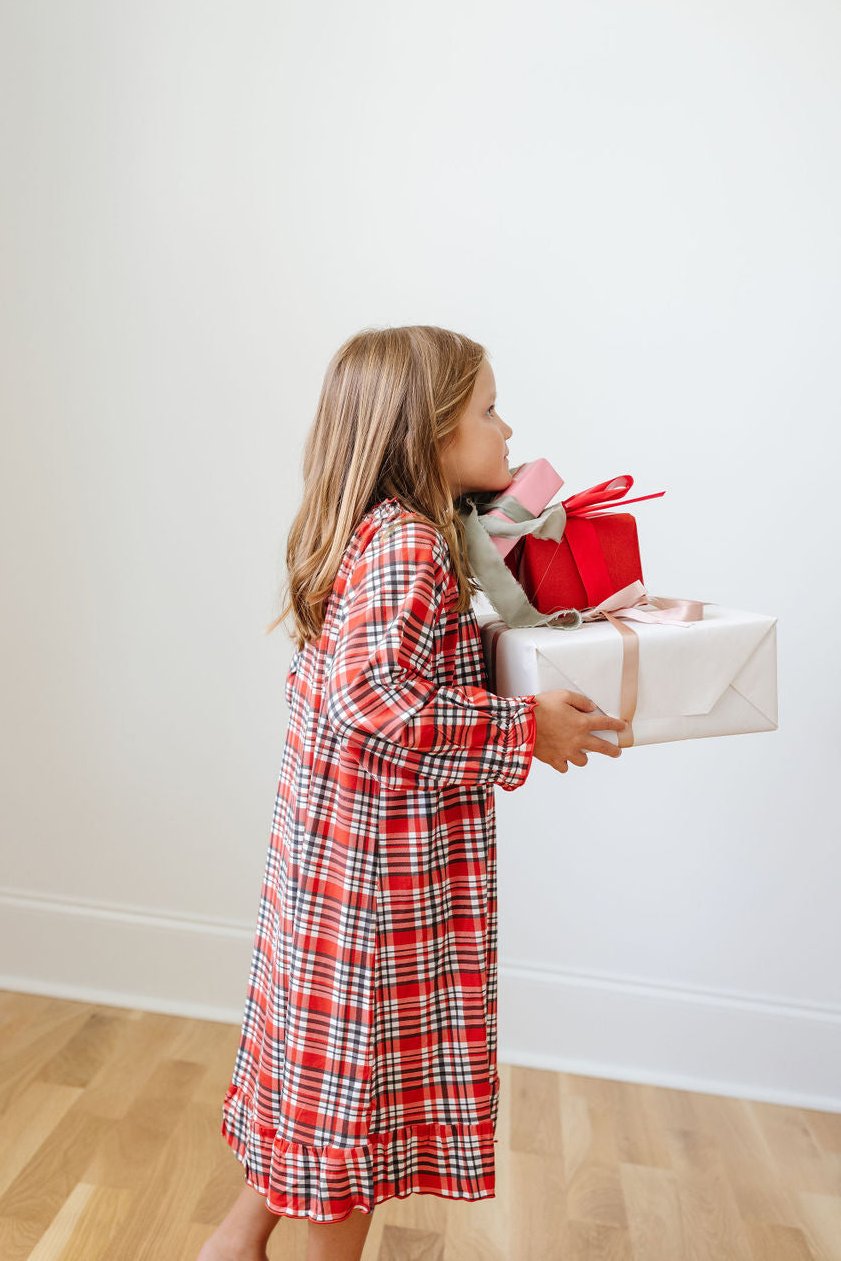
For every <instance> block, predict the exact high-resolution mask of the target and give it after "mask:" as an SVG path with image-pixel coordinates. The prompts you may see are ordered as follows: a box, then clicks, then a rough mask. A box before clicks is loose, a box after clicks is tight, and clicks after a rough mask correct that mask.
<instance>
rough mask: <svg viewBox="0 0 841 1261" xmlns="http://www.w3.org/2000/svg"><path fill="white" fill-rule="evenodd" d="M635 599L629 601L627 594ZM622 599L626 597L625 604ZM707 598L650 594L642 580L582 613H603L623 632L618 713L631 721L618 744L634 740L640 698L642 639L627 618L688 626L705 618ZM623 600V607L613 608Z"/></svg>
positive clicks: (591, 618)
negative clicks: (694, 598)
mask: <svg viewBox="0 0 841 1261" xmlns="http://www.w3.org/2000/svg"><path fill="white" fill-rule="evenodd" d="M633 595H636V597H637V598H636V599H634V600H631V601H630V602H627V597H628V596H633ZM623 601H626V602H625V603H624V604H623ZM705 603H707V601H705V600H689V599H680V598H674V597H671V596H665V595H649V594H648V592H647V591H646V589H645V587H644V586H643V585H642V583H641V582H632V583H630V585H629V586H627V587H623V588H622V590H621V591H617V592H615V594H614V595H612V596H609V597H608V599H607V600H602V602H601V604H597V605H596V606H595V608H593V609H590V610H588V612H587V613H584V614H582V619H583V621H585V622H588V621H597V620H599V619H598V618H597V617H595V616H593V615H594V614H598V613H601V614H603V615H604V617H605V619H606V620H607V621H608V622H610V624H611V626H613V627H615V629H616V630H618V631H619V634H620V635H621V636H622V675H621V679H620V683H619V714H618V717H619V718H622V719H623V720H624V721H625V722H627V723H628V729H627V731H617V733H616V735H617V738H618V741H619V747H620V748H622V749H624V748H627V747H628V746H629V745H632V744H633V743H634V728H633V718H634V714H635V713H636V709H637V700H638V698H639V677H640V669H639V667H640V641H639V636H638V635H637V632H636V631H635V630H634V628H633V627H632V626H628V625H627V622H628V621H629V620H630V621H635V622H660V623H665V624H668V625H670V626H688V625H689V623H690V622H700V621H703V618H704V604H705ZM613 604H622V607H621V608H611V607H610V606H611V605H613Z"/></svg>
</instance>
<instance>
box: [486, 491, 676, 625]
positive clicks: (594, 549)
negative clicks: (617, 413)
mask: <svg viewBox="0 0 841 1261" xmlns="http://www.w3.org/2000/svg"><path fill="white" fill-rule="evenodd" d="M633 480H634V479H633V478H632V477H631V476H630V474H627V473H626V474H623V475H621V476H619V477H614V478H612V479H611V480H610V481H607V482H600V483H599V485H598V486H591V487H590V489H589V490H584V491H581V492H580V493H579V494H577V495H571V496H570V497H569V499H564V500H562V501H561V502H562V503H563V505H564V509H565V511H566V514H567V520H566V525H565V527H564V537H563V538H562V539H561V541H560V543H556V542H555V541H554V539H541V538H536V537H535V536H534V535H532V534H526V535H524V536H523V538H521V539H519V540H518V542H517V546H516V547H515V548H514V549H513V550H512V551H511V552H509V554H508V556H506V558H505V564H506V565H507V566H508V568H509V569H510V570H511V572H512V573H513V575H514V577H515V578H516V579H517V581H518V582H519V583H520V586H521V587H522V588H523V590H524V591H525V593H526V595H527V596H528V598H529V600H530V601H531V603H532V604H533V605H534V607H535V608H536V609H537V610H538V611H539V612H541V613H554V612H556V611H557V610H559V609H570V608H574V609H582V610H583V609H589V608H592V607H593V606H594V605H596V604H600V603H601V602H602V600H606V599H607V597H608V596H611V595H613V594H614V592H616V591H620V590H621V589H622V588H623V587H626V586H627V585H628V584H629V583H631V582H637V581H638V582H643V576H642V562H641V560H640V550H639V541H638V538H637V523H636V519H635V517H634V516H633V515H632V514H631V513H630V512H611V511H604V509H605V508H606V507H609V506H610V503H611V501H617V500H619V499H622V498H623V496H624V495H626V494H627V492H628V491H629V490H630V488H631V486H632V485H633ZM665 493H666V492H665V491H663V490H661V491H658V492H657V493H656V494H653V495H641V496H640V497H639V499H627V500H623V503H622V505H621V506H622V507H624V505H625V504H626V503H639V502H640V501H641V500H643V499H657V498H658V497H659V496H660V495H664V494H665ZM617 506H620V505H618V504H617Z"/></svg>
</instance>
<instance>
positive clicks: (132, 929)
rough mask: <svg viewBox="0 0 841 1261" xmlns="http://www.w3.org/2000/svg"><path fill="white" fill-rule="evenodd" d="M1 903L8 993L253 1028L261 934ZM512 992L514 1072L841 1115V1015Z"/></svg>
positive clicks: (241, 927) (130, 913)
mask: <svg viewBox="0 0 841 1261" xmlns="http://www.w3.org/2000/svg"><path fill="white" fill-rule="evenodd" d="M0 905H2V907H3V915H2V921H0V951H1V952H2V955H0V957H2V973H0V988H3V989H7V990H15V991H22V992H26V993H33V994H46V995H54V996H55V997H57V998H67V999H73V1000H76V1001H81V1002H91V1003H102V1004H105V1005H108V1006H113V1007H130V1008H133V1009H136V1010H141V1011H155V1012H163V1013H166V1014H171V1015H179V1016H187V1017H190V1018H193V1019H198V1020H218V1021H223V1022H225V1023H228V1024H235V1025H239V1024H240V1022H241V1020H242V1010H243V1004H244V1001H245V990H246V983H247V979H248V973H249V968H250V963H251V950H252V944H253V937H254V926H253V925H247V924H238V923H235V922H232V921H228V920H221V919H215V918H211V917H199V916H189V917H188V916H181V915H173V914H160V913H156V912H152V911H148V910H144V909H143V908H142V907H131V906H120V905H117V904H110V905H105V904H102V903H93V902H83V901H79V900H77V899H74V900H70V899H67V898H61V897H57V896H53V895H49V896H47V895H43V894H38V895H33V894H29V893H27V892H25V891H24V890H19V889H0ZM499 982H500V1000H499V1050H498V1058H499V1061H500V1063H504V1064H517V1065H522V1066H525V1067H532V1068H544V1069H552V1070H555V1071H558V1072H565V1073H575V1074H580V1075H582V1076H586V1077H603V1078H610V1079H612V1080H616V1081H627V1082H640V1083H646V1084H650V1085H654V1086H668V1087H672V1088H674V1089H677V1090H688V1091H702V1092H704V1093H707V1094H718V1095H727V1096H732V1097H736V1098H741V1099H753V1100H758V1101H762V1102H769V1103H779V1104H784V1105H788V1106H792V1107H803V1108H816V1109H819V1110H821V1111H824V1112H841V1010H839V1009H838V1008H835V1007H831V1006H821V1005H818V1004H808V1003H798V1002H789V1001H787V1000H785V999H776V1000H769V999H768V998H767V997H766V996H762V995H751V994H735V993H733V992H732V991H728V992H716V991H712V990H702V989H699V988H691V987H687V988H681V987H677V986H671V985H661V984H656V983H651V982H648V981H645V980H639V979H636V978H629V977H623V976H604V975H599V974H586V973H581V972H572V971H565V970H562V969H558V968H550V967H545V966H543V965H540V964H529V963H518V962H506V961H504V960H503V962H502V963H501V965H500V974H499ZM614 1050H615V1054H613V1052H614Z"/></svg>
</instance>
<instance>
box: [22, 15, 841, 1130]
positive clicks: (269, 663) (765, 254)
mask: <svg viewBox="0 0 841 1261" xmlns="http://www.w3.org/2000/svg"><path fill="white" fill-rule="evenodd" d="M0 21H1V23H2V25H0V81H1V82H2V84H3V106H2V109H0V129H2V136H1V137H0V139H1V140H2V155H1V156H0V162H2V168H0V177H1V178H2V185H3V186H2V197H0V231H2V253H0V269H2V270H0V290H2V303H0V321H2V329H0V343H1V344H0V355H2V363H0V372H1V373H2V414H3V439H4V441H3V451H4V459H3V473H2V487H0V491H2V513H3V519H2V523H1V524H2V548H3V561H4V565H3V596H4V601H3V617H2V621H0V634H1V635H2V660H3V665H4V674H5V679H4V694H5V699H4V703H3V710H4V722H3V731H2V739H3V748H2V749H1V750H0V753H1V754H2V766H3V777H4V781H5V782H4V787H3V817H2V838H3V871H2V875H1V876H0V881H1V882H2V887H3V893H2V900H3V903H4V915H3V924H4V928H3V930H2V938H0V945H2V959H3V962H2V965H0V966H2V972H3V973H4V975H3V977H2V978H0V980H2V983H3V984H5V985H6V986H7V987H10V988H21V989H27V990H37V991H44V992H48V993H56V994H66V995H73V996H77V997H93V998H96V999H97V1000H99V1001H110V1002H115V1003H129V1004H132V1005H136V1006H141V1007H149V1008H156V1009H163V1010H172V1011H179V1012H192V1013H195V1014H199V1015H208V1016H215V1017H217V1018H225V1019H230V1020H232V1021H239V1019H240V1015H241V1008H242V1002H243V999H244V991H245V982H246V974H247V969H248V963H249V959H250V951H251V936H252V932H253V927H254V917H255V914H256V910H257V903H258V896H259V882H260V878H261V874H262V868H263V861H264V856H265V849H266V845H267V842H268V835H269V827H270V820H271V811H272V806H273V802H274V792H275V786H276V775H277V771H278V769H279V765H280V757H281V751H282V744H283V738H284V729H285V722H286V711H285V707H284V702H283V695H282V693H283V682H284V678H285V672H286V667H287V663H288V660H289V656H290V646H289V643H288V640H287V639H286V638H285V635H284V632H283V630H281V631H279V632H276V633H275V634H274V635H271V636H268V637H266V636H264V635H263V633H262V628H263V626H264V625H265V624H266V622H268V621H269V620H270V619H271V617H272V616H273V615H274V613H275V610H276V605H275V594H276V589H277V586H278V584H279V582H280V578H281V576H282V560H283V546H284V542H285V536H286V531H287V529H288V527H289V524H290V523H291V520H292V516H293V514H294V511H295V508H296V505H297V500H298V496H299V493H300V461H301V452H302V443H303V438H304V435H305V432H306V430H307V428H308V426H309V423H310V420H311V417H312V414H313V410H314V406H315V401H316V398H317V393H318V389H319V387H320V384H321V379H322V375H323V372H324V369H325V367H326V364H327V360H328V358H329V356H330V355H331V354H332V353H333V351H334V350H335V349H336V347H337V346H338V345H339V344H340V342H341V341H342V340H343V339H344V338H345V337H346V336H348V335H349V334H350V333H351V332H353V331H355V330H356V329H359V328H361V327H363V326H366V325H371V324H375V325H385V324H402V323H410V322H411V323H414V322H423V323H436V324H442V325H445V326H448V327H452V328H456V329H461V330H464V331H465V332H467V333H469V334H470V335H471V336H473V337H475V338H477V339H478V340H480V341H482V342H483V343H485V344H486V345H487V346H488V348H489V350H490V353H491V356H492V363H493V366H494V371H495V374H496V378H497V383H498V386H499V409H500V412H501V414H502V415H503V416H504V417H505V418H506V420H508V422H509V423H510V424H511V425H512V426H513V428H514V431H515V432H514V437H513V439H512V441H511V450H512V459H513V460H515V462H519V461H520V460H523V459H530V458H534V457H535V456H537V455H546V456H548V457H549V458H550V459H551V460H552V462H553V463H554V464H555V466H556V467H557V468H558V469H559V470H560V471H561V473H562V474H563V476H564V477H565V479H566V487H565V491H564V493H572V491H574V490H579V489H583V488H585V487H587V486H590V485H592V484H593V483H595V482H597V481H602V480H604V479H605V478H607V477H612V476H614V475H615V474H618V473H626V472H629V473H632V474H633V476H634V478H635V486H634V490H633V492H632V494H637V493H639V494H644V493H647V492H648V491H655V490H661V489H666V491H667V494H666V495H665V496H664V497H663V498H662V499H659V500H653V501H650V502H648V503H642V504H638V505H636V506H635V509H634V510H635V512H636V514H637V520H638V523H639V532H640V538H641V544H642V549H643V561H644V576H645V579H646V582H647V584H648V587H649V590H651V591H653V592H654V593H660V594H667V595H680V596H688V597H692V598H695V599H702V600H712V601H716V602H719V603H722V604H727V605H735V606H736V607H743V608H748V609H756V610H760V611H763V612H769V613H773V614H776V615H777V616H778V617H779V623H778V648H779V662H780V693H779V701H780V729H779V731H777V732H774V733H765V734H759V735H746V736H740V737H730V738H727V739H721V740H702V741H693V742H683V743H681V744H676V745H664V746H656V747H655V746H646V747H644V748H641V749H638V750H633V751H629V752H628V754H626V755H625V756H623V758H621V759H620V760H619V762H614V761H613V760H608V759H605V758H600V757H598V756H595V755H594V756H593V757H592V758H591V759H590V764H589V765H588V767H587V768H586V769H584V770H580V769H578V768H571V771H570V773H569V774H567V775H565V776H559V775H557V774H556V773H554V772H553V771H551V770H550V769H549V768H548V767H546V766H544V765H542V764H539V763H536V764H535V768H534V770H533V773H532V775H531V777H530V779H529V781H528V783H527V784H526V786H525V787H524V788H523V789H521V790H520V791H519V792H517V793H514V794H506V793H502V792H499V793H498V794H497V800H498V817H499V847H500V872H499V874H500V915H501V926H500V951H501V963H502V968H501V986H502V1009H501V1015H500V1019H501V1029H500V1032H501V1039H502V1044H501V1047H500V1058H501V1059H502V1060H509V1061H515V1062H521V1063H533V1064H540V1065H544V1066H547V1067H552V1066H557V1067H563V1068H567V1069H570V1070H574V1071H579V1072H586V1073H594V1074H597V1075H602V1074H603V1075H608V1076H614V1077H622V1078H626V1079H634V1080H637V1079H639V1080H651V1081H655V1082H661V1083H671V1084H677V1085H684V1086H687V1087H690V1088H696V1089H709V1090H714V1091H719V1092H721V1093H738V1094H743V1095H747V1096H750V1097H756V1098H766V1099H780V1100H785V1101H800V1102H806V1103H809V1104H811V1106H816V1107H829V1108H837V1109H839V1110H841V968H839V944H841V943H840V942H839V926H838V925H839V916H838V888H839V878H841V858H839V845H838V827H837V820H836V817H835V816H836V810H835V807H836V801H837V776H838V758H839V751H840V750H839V735H838V724H837V714H838V705H839V699H840V698H839V686H838V678H839V671H838V666H837V656H838V651H839V650H838V626H839V618H838V615H839V601H838V597H837V582H838V579H837V554H838V546H837V545H838V538H839V532H838V506H837V470H838V454H839V444H838V438H837V433H838V424H839V419H841V386H839V374H838V311H839V297H841V287H840V286H839V280H841V248H840V243H839V227H838V225H839V223H841V174H839V162H838V153H839V138H841V137H839V132H840V131H841V75H840V74H839V71H841V9H839V7H838V5H837V4H834V3H830V2H829V0H806V2H805V3H804V0H797V2H795V0H788V2H787V3H784V2H780V0H774V2H771V3H768V2H767V0H765V2H763V3H760V2H759V0H738V2H737V3H733V2H732V0H713V2H712V3H709V2H705V3H703V4H702V3H700V2H699V0H698V2H695V3H675V2H674V0H671V2H669V3H666V2H665V0H663V2H662V3H626V2H619V0H612V2H609V3H601V4H598V5H595V4H585V3H579V4H571V3H552V4H550V3H544V4H536V3H532V4H526V5H525V6H524V5H522V4H517V5H514V4H513V3H496V4H493V3H491V4H486V5H481V6H479V5H476V4H467V3H459V2H458V0H457V2H456V3H455V4H453V3H451V2H450V3H447V4H444V3H440V2H437V0H433V3H430V4H426V5H424V6H422V8H421V9H418V8H416V7H411V6H405V5H404V6H401V5H396V6H395V5H388V4H384V3H381V4H375V3H362V4H354V5H349V6H348V5H344V4H339V3H321V4H315V5H313V4H304V3H296V4H284V5H276V4H269V3H257V2H256V0H239V2H238V3H237V4H236V5H234V4H232V3H230V4H221V3H208V2H207V0H202V3H198V2H197V0H165V2H164V0H153V2H152V3H148V2H146V3H143V4H139V3H135V4H119V5H116V4H109V3H105V2H104V0H99V2H98V3H96V2H94V0H80V2H79V3H76V4H73V5H64V4H60V3H57V2H56V0H44V2H42V3H37V4H33V3H30V2H29V0H7V3H6V4H5V5H4V6H3V8H2V18H1V19H0Z"/></svg>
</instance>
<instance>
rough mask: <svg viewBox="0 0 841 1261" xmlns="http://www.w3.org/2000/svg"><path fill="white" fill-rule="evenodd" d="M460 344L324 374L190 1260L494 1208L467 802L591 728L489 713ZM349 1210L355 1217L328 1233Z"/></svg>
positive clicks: (492, 1111)
mask: <svg viewBox="0 0 841 1261" xmlns="http://www.w3.org/2000/svg"><path fill="white" fill-rule="evenodd" d="M495 396H496V395H495V383H494V375H493V372H492V370H491V367H490V364H489V363H488V360H487V358H486V356H485V351H484V349H483V347H482V346H480V345H478V344H477V343H476V342H473V341H471V340H470V339H469V338H467V337H463V336H460V335H458V334H456V333H452V332H449V331H448V330H446V329H441V328H435V327H428V326H411V327H406V328H385V329H366V330H363V331H362V332H361V333H358V334H357V335H356V336H354V337H351V338H350V339H349V340H348V341H347V342H345V344H344V345H343V346H342V347H341V348H340V349H339V350H338V352H337V353H336V354H335V355H334V357H333V359H332V360H331V362H330V364H329V366H328V368H327V372H326V375H325V379H324V383H323V386H322V390H321V395H320V398H319V401H318V408H317V411H316V416H315V421H314V423H313V426H312V429H311V431H310V433H309V436H308V438H307V442H306V447H305V452H304V495H303V502H302V504H301V507H300V509H299V511H298V514H297V516H296V517H295V519H294V521H293V523H292V528H291V530H290V533H289V540H288V544H287V552H286V560H287V570H288V593H289V603H288V604H287V605H286V607H285V608H284V610H283V612H282V613H281V615H280V617H278V618H277V619H276V620H275V622H273V623H272V625H271V627H269V629H270V630H272V629H274V628H275V627H276V626H277V625H278V624H279V623H280V622H281V621H283V620H284V619H285V618H286V617H287V616H288V615H289V613H290V612H291V613H292V615H293V617H294V624H295V638H296V642H297V650H296V652H295V654H294V656H293V658H292V663H291V667H290V669H289V674H288V677H287V682H286V700H287V703H288V705H289V711H290V712H289V724H288V730H287V736H286V743H285V746H284V753H283V760H282V765H281V770H280V779H279V784H278V790H277V799H276V806H275V812H274V819H273V825H272V829H271V838H270V842H269V850H268V858H267V863H266V868H265V875H264V879H263V886H262V891H261V899H260V908H259V915H258V923H257V930H256V937H255V943H254V952H253V960H252V967H251V974H250V978H249V984H248V994H247V999H246V1005H245V1016H244V1020H243V1025H242V1035H241V1041H240V1046H239V1050H238V1052H237V1057H236V1062H235V1064H234V1069H233V1077H232V1081H231V1084H230V1086H229V1088H228V1091H227V1094H226V1096H225V1100H224V1103H223V1109H222V1117H223V1119H222V1134H223V1135H224V1137H225V1138H226V1140H227V1142H228V1143H229V1144H230V1146H231V1147H232V1149H233V1151H234V1153H235V1154H236V1156H237V1158H238V1159H239V1160H240V1161H241V1162H242V1164H243V1165H244V1168H245V1181H246V1186H245V1187H244V1188H243V1189H242V1191H241V1193H240V1196H239V1199H238V1200H237V1201H236V1203H235V1205H234V1207H233V1208H232V1210H231V1212H230V1213H229V1214H228V1216H227V1217H226V1218H225V1220H224V1221H223V1222H222V1224H221V1225H220V1227H219V1228H218V1230H217V1231H216V1232H215V1233H214V1234H213V1235H212V1236H211V1238H210V1239H209V1240H208V1241H207V1243H206V1244H205V1246H204V1247H203V1248H202V1251H201V1252H200V1254H199V1261H229V1259H232V1258H238V1259H241V1261H260V1259H265V1258H266V1252H265V1246H266V1241H267V1239H268V1236H269V1234H270V1232H271V1230H272V1228H273V1226H275V1225H276V1224H277V1221H278V1218H279V1217H280V1216H286V1217H306V1218H308V1220H309V1224H308V1254H307V1258H308V1261H318V1259H319V1258H327V1257H329V1258H330V1261H358V1258H359V1257H360V1256H361V1254H362V1250H363V1247H364V1242H365V1237H366V1235H367V1232H368V1229H369V1227H370V1225H371V1217H372V1214H373V1211H374V1207H375V1205H376V1204H379V1203H381V1202H382V1201H383V1200H387V1199H391V1198H393V1197H399V1198H401V1199H402V1198H405V1197H406V1196H408V1195H409V1194H411V1193H412V1192H419V1193H422V1194H427V1195H437V1196H442V1197H446V1198H449V1199H462V1200H478V1199H483V1198H485V1197H489V1196H493V1194H494V1132H495V1127H496V1119H497V1110H498V1102H499V1076H498V1073H497V1066H496V995H497V972H496V969H497V954H496V945H497V904H496V843H495V817H494V785H499V786H500V787H502V788H503V789H506V790H507V791H511V790H513V789H515V788H518V787H519V786H520V785H521V784H522V783H523V782H524V781H525V779H526V777H527V775H528V773H529V769H530V765H531V761H532V758H533V757H535V758H538V759H539V760H540V761H543V762H547V763H548V764H549V765H550V766H553V767H555V768H556V769H557V770H559V771H561V772H565V771H566V770H567V769H568V763H569V762H572V763H573V765H575V766H584V765H586V763H587V752H586V750H592V751H594V752H599V753H604V754H607V755H608V756H611V757H618V756H619V755H620V749H619V746H618V745H613V744H611V743H610V742H608V741H606V740H602V739H599V738H597V737H596V736H594V735H593V732H594V730H596V729H603V730H604V729H612V730H616V731H621V730H622V729H623V728H624V726H625V724H624V723H623V722H622V720H621V719H619V718H610V717H607V718H606V717H605V716H604V715H603V714H601V713H595V714H588V712H587V711H589V710H592V709H594V705H593V703H592V701H590V700H589V699H588V698H587V697H585V696H582V695H580V694H579V693H576V692H568V691H553V692H543V693H541V694H540V695H537V696H515V697H502V696H496V695H494V694H493V693H491V692H489V691H487V690H486V687H487V675H486V673H485V668H484V661H483V656H482V644H481V638H480V633H479V626H478V623H477V621H476V616H475V613H474V612H473V610H472V607H471V602H472V597H473V594H474V593H475V591H476V590H478V587H477V585H476V582H475V579H474V578H473V576H472V575H471V573H470V572H469V569H468V566H467V561H466V545H465V540H464V534H463V528H462V524H461V519H460V516H459V511H458V509H459V501H460V498H461V496H462V495H465V494H467V493H471V492H472V493H477V492H478V493H481V492H494V491H500V490H503V489H504V488H505V487H506V486H507V485H508V484H509V483H510V481H511V472H510V469H509V467H508V462H507V456H508V448H507V446H506V440H507V439H508V438H509V437H510V436H511V433H512V430H511V428H510V426H509V425H508V424H506V422H505V421H504V420H503V419H502V417H501V416H500V415H499V414H498V412H497V410H496V406H495ZM354 1209H356V1210H357V1211H356V1212H354Z"/></svg>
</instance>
